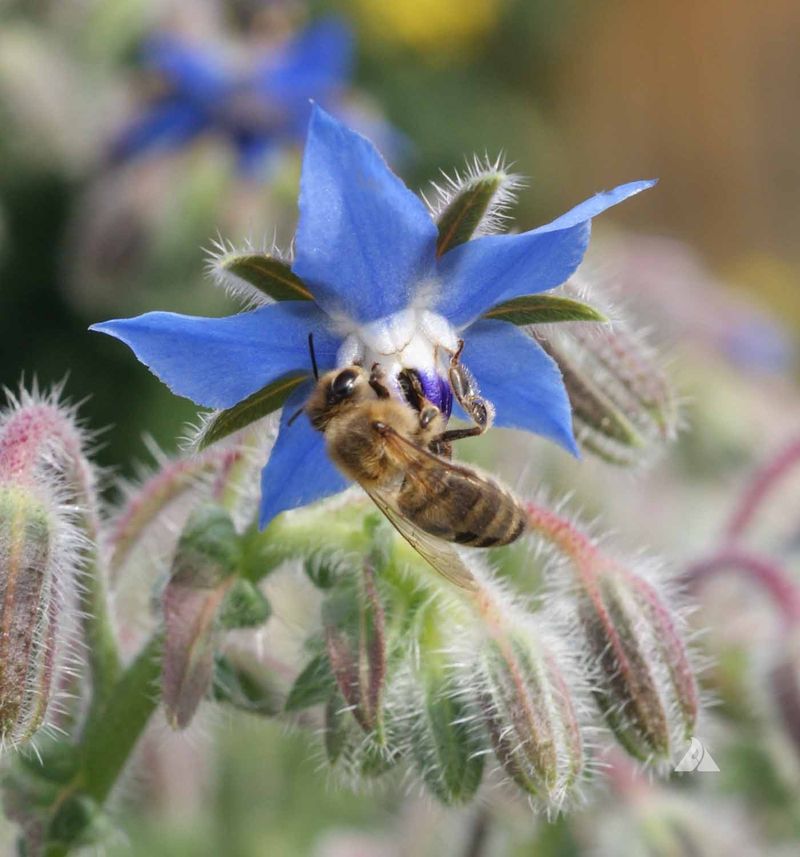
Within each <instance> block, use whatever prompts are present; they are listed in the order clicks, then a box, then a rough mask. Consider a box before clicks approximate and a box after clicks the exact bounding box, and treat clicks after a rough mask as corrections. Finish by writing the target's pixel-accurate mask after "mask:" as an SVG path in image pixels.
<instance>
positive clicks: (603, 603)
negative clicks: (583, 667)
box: [577, 566, 698, 763]
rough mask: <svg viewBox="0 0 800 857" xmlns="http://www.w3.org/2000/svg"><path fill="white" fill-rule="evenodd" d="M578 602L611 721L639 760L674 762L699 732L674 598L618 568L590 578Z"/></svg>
mask: <svg viewBox="0 0 800 857" xmlns="http://www.w3.org/2000/svg"><path fill="white" fill-rule="evenodd" d="M577 597H578V616H579V622H580V625H581V627H582V630H583V633H584V636H585V639H586V642H587V644H588V647H589V649H590V651H591V654H592V657H593V659H594V661H595V665H596V668H597V678H596V684H595V690H594V693H595V699H596V700H597V703H598V705H599V707H600V710H601V711H602V713H603V715H604V717H605V719H606V722H607V723H608V725H609V727H610V728H611V729H612V731H613V732H614V735H615V736H616V738H617V740H618V741H619V742H620V744H622V746H623V747H624V748H625V749H626V750H627V751H628V752H629V753H630V754H631V755H633V756H634V757H636V758H637V759H640V760H642V761H657V762H659V761H660V762H665V763H666V762H669V761H670V760H671V759H672V757H673V756H674V755H675V754H676V753H677V752H678V751H679V750H680V749H681V748H682V747H684V746H685V745H686V742H687V741H688V740H690V739H691V737H692V735H693V734H694V727H695V722H696V719H697V711H698V698H697V686H696V683H695V678H694V673H693V671H692V668H691V665H690V663H689V659H688V656H687V652H686V648H685V645H684V642H683V639H682V637H681V634H680V632H679V630H678V620H677V618H676V617H675V616H674V615H673V612H672V610H671V609H670V607H669V605H668V602H667V600H666V599H665V598H664V596H663V594H662V593H661V592H659V590H658V588H657V587H656V586H654V585H653V584H651V583H649V582H648V581H647V580H645V579H644V578H643V577H641V576H639V575H636V574H634V573H633V572H631V571H629V570H627V569H623V568H620V567H612V566H607V567H605V568H601V569H600V570H599V572H598V574H597V575H596V577H595V578H594V579H584V580H583V581H582V583H581V586H580V591H579V593H578V596H577Z"/></svg>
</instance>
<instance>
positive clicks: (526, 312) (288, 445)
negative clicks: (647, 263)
mask: <svg viewBox="0 0 800 857" xmlns="http://www.w3.org/2000/svg"><path fill="white" fill-rule="evenodd" d="M506 179H507V176H506V175H505V174H504V173H502V171H495V172H494V173H491V171H490V172H489V173H487V174H486V175H485V176H481V175H475V176H472V177H471V181H468V182H467V183H466V185H465V186H464V187H463V188H462V189H461V192H456V191H454V193H453V197H454V198H453V199H452V200H450V203H451V204H449V205H445V207H444V209H443V210H442V211H441V212H440V213H439V215H438V217H437V219H434V217H433V216H432V214H431V211H430V210H429V209H428V207H426V205H425V204H424V203H423V201H422V200H421V199H420V198H419V197H418V196H416V195H415V194H413V193H412V192H411V191H410V190H408V188H406V186H405V185H404V184H403V183H402V182H401V181H400V179H399V178H398V177H397V176H396V175H394V174H393V173H392V172H391V171H390V169H389V168H388V167H387V165H386V164H385V162H384V161H383V159H382V158H381V157H380V155H379V154H378V152H377V151H376V149H375V148H374V147H373V146H372V144H371V143H370V142H369V141H368V140H366V139H365V138H363V137H361V136H359V135H358V134H356V133H354V132H353V131H350V130H348V129H347V128H346V127H344V126H343V125H341V124H340V123H339V122H337V121H336V120H335V119H333V118H332V117H331V116H329V115H328V114H327V113H325V112H324V111H323V110H322V109H320V108H318V107H317V108H315V109H314V111H313V113H312V117H311V122H310V126H309V131H308V138H307V142H306V148H305V155H304V160H303V171H302V178H301V187H300V200H299V208H300V218H299V223H298V227H297V234H296V236H295V245H294V259H293V262H292V264H291V267H290V266H289V265H288V263H285V262H283V261H281V260H280V259H278V258H276V257H274V256H271V255H269V254H258V253H252V254H249V255H248V254H239V255H236V254H232V255H231V256H230V257H229V258H226V257H222V258H221V259H220V260H218V265H219V268H220V270H222V271H223V272H225V273H226V274H229V275H236V276H238V277H240V278H243V279H246V280H248V281H249V282H250V283H251V284H253V285H254V286H256V288H253V289H252V291H253V292H254V293H256V294H259V293H261V292H263V293H266V294H267V295H268V296H269V297H271V298H272V299H273V300H272V302H270V303H268V304H266V305H263V306H260V307H258V308H257V309H253V310H250V311H247V312H243V313H241V314H239V315H233V316H230V317H227V318H195V317H191V316H184V315H176V314H173V313H164V312H153V313H147V314H145V315H142V316H139V317H138V318H132V319H122V320H116V321H107V322H104V323H102V324H97V325H94V327H93V329H94V330H99V331H102V332H104V333H108V334H110V335H111V336H114V337H116V338H118V339H120V340H122V341H123V342H125V343H126V344H127V345H129V346H130V347H131V348H132V349H133V350H134V352H135V353H136V356H137V357H138V358H139V359H140V360H141V361H142V362H143V363H145V364H146V365H147V366H149V367H150V369H151V370H152V371H153V372H154V373H155V374H156V375H157V376H158V377H159V378H161V380H162V381H164V382H165V383H166V384H167V385H168V386H169V387H170V389H172V390H173V391H174V392H175V393H177V394H179V395H181V396H186V397H188V398H190V399H192V400H193V401H194V402H196V403H197V404H199V405H202V406H205V407H208V408H217V409H224V410H223V413H222V414H220V415H218V416H217V417H216V418H215V420H213V421H212V424H211V432H210V437H211V439H213V438H214V437H216V436H220V435H223V434H225V433H226V432H229V431H231V430H233V429H236V428H240V427H241V426H243V425H245V424H247V422H250V421H252V420H254V419H256V418H258V417H261V416H263V415H264V414H266V413H268V412H270V411H272V410H275V409H276V408H278V407H280V406H281V405H284V409H283V415H282V417H281V421H280V427H279V431H278V436H277V439H276V441H275V444H274V447H273V449H272V452H271V454H270V457H269V460H268V461H267V463H266V466H265V467H264V470H263V474H262V498H261V510H260V523H261V526H262V527H263V526H266V524H267V523H269V521H270V520H271V519H272V518H273V517H274V516H275V515H277V514H279V513H280V512H283V511H285V510H287V509H292V508H295V507H298V506H302V505H305V504H306V503H311V502H312V501H314V500H318V499H320V498H323V497H327V496H330V495H332V494H335V493H337V492H339V491H341V490H343V489H344V488H345V487H347V484H348V483H347V480H346V479H345V478H344V476H342V475H341V474H340V473H339V472H338V471H337V470H336V469H335V467H334V466H333V464H332V463H331V462H330V460H329V459H328V457H327V455H326V452H325V446H324V438H323V435H322V434H320V433H319V432H317V431H315V430H314V429H313V428H312V427H311V425H310V423H309V422H308V420H306V419H299V420H297V421H295V422H294V423H293V424H291V425H290V418H291V415H292V414H293V413H294V412H295V411H296V410H297V409H298V408H300V407H301V406H302V405H303V403H304V402H305V400H306V398H307V397H308V395H309V392H310V390H311V385H312V383H313V382H312V380H311V378H310V375H311V362H310V359H309V351H308V338H309V334H313V341H314V348H315V352H316V359H317V361H318V364H319V369H320V370H321V371H325V370H329V369H332V368H335V367H337V366H344V365H349V364H351V363H353V362H356V361H357V362H360V363H362V364H363V365H365V366H368V367H369V366H371V365H372V364H373V363H375V362H377V363H380V364H381V367H382V368H383V370H384V373H385V375H386V378H387V381H388V383H389V384H390V386H391V387H392V388H393V389H394V392H395V394H396V395H397V396H402V391H401V386H400V383H399V376H400V374H401V373H402V372H403V371H404V370H413V371H414V372H416V373H417V375H418V377H419V379H420V381H421V383H422V386H423V389H424V391H425V394H426V396H427V397H428V398H429V399H430V400H431V401H432V402H434V403H435V404H436V405H438V406H439V407H440V408H441V410H442V411H443V412H444V413H446V414H447V415H448V416H449V414H450V408H451V404H452V391H451V390H450V386H449V381H448V373H447V367H448V365H449V357H450V355H451V354H452V353H453V352H454V351H455V350H456V349H457V347H458V343H459V340H463V341H464V348H463V352H462V355H461V361H462V363H463V364H464V365H465V366H466V367H467V369H468V370H469V371H470V372H471V373H472V375H473V376H474V377H475V379H476V380H477V383H478V385H479V387H480V390H481V394H482V395H483V396H484V397H485V398H486V399H488V400H489V401H490V402H491V403H492V404H493V405H494V408H495V411H496V418H495V425H497V426H505V427H508V428H515V429H523V430H526V431H530V432H534V433H536V434H541V435H544V436H545V437H548V438H550V439H551V440H554V441H556V442H557V443H559V444H561V445H562V446H563V447H565V448H566V449H568V450H569V451H571V452H576V444H575V439H574V436H573V432H572V420H571V412H570V403H569V399H568V397H567V394H566V391H565V388H564V384H563V382H562V378H561V374H560V372H559V370H558V367H557V366H556V364H555V363H554V362H553V360H552V359H551V358H550V357H549V356H548V355H547V354H546V353H545V352H544V351H543V350H542V348H541V347H540V346H539V344H538V343H537V342H536V341H535V340H534V339H533V338H531V337H530V336H529V335H527V334H526V333H525V332H524V330H522V329H520V327H518V326H515V325H520V324H523V325H524V324H528V323H530V322H531V320H532V313H533V312H534V310H535V307H536V306H539V307H540V308H541V305H542V300H543V296H541V295H540V293H541V292H544V291H546V290H548V289H552V288H554V287H556V286H559V285H561V284H562V283H564V282H566V280H567V279H568V278H569V277H570V276H571V275H572V274H573V272H574V271H575V269H576V268H577V267H578V265H579V264H580V262H581V260H582V258H583V255H584V253H585V251H586V247H587V244H588V242H589V233H590V221H591V218H593V217H594V216H595V215H597V214H600V213H601V212H602V211H604V210H605V209H606V208H609V207H610V206H612V205H615V204H616V203H618V202H621V201H622V200H624V199H626V198H627V197H629V196H631V195H633V194H635V193H638V192H639V191H641V190H644V189H645V188H648V187H650V186H651V185H652V184H653V183H654V182H652V181H640V182H632V183H630V184H625V185H621V186H620V187H617V188H615V189H614V190H612V191H606V192H603V193H599V194H597V195H596V196H593V197H591V198H590V199H588V200H586V201H585V202H583V203H581V204H580V205H578V206H576V207H575V208H573V209H572V210H570V211H568V212H567V213H566V214H564V215H562V216H561V217H559V218H557V219H556V220H554V221H553V222H552V223H549V224H547V225H546V226H541V227H539V228H538V229H533V230H531V231H529V232H524V233H522V234H519V235H498V234H488V235H481V236H480V237H471V236H472V235H474V234H475V230H476V227H477V226H478V225H479V220H480V219H479V218H477V219H476V217H475V212H476V210H477V211H478V212H479V213H480V212H481V211H483V212H484V213H485V211H486V208H487V205H488V197H487V196H486V192H487V189H488V190H489V191H491V192H492V193H494V192H495V191H498V190H499V191H502V183H503V181H504V180H506ZM481 193H483V197H482V196H481ZM495 198H496V195H495ZM481 199H483V200H484V202H486V205H484V206H483V208H482V209H481V208H480V206H477V208H476V201H480V200H481ZM478 231H480V230H478ZM470 238H471V240H468V239H470ZM258 289H260V290H261V292H259V291H258ZM537 295H538V296H539V297H538V298H537V297H536V296H537ZM544 298H545V299H548V298H547V296H544ZM549 300H550V301H554V302H556V303H558V299H556V298H549ZM537 301H538V303H537ZM574 303H575V302H572V301H566V300H564V299H561V304H559V306H560V308H562V309H563V307H564V305H572V304H574ZM577 306H579V307H580V306H583V305H579V304H578V305H577ZM539 320H542V319H539Z"/></svg>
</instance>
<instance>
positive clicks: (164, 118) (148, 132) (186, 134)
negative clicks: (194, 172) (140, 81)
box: [110, 101, 209, 162]
mask: <svg viewBox="0 0 800 857" xmlns="http://www.w3.org/2000/svg"><path fill="white" fill-rule="evenodd" d="M208 125H209V117H208V116H207V115H205V114H204V113H203V112H202V111H200V110H198V109H197V108H196V107H195V105H193V104H190V103H183V102H179V101H167V102H164V103H161V104H154V105H152V106H151V107H149V108H148V109H147V110H146V111H145V112H144V113H142V114H141V115H140V116H138V117H137V118H136V119H134V120H133V121H132V122H130V123H129V124H128V125H127V126H126V127H125V128H123V129H122V130H121V131H120V132H119V134H118V135H117V137H116V139H114V140H113V141H112V143H111V147H110V149H111V150H110V158H111V160H112V161H114V162H120V161H127V160H128V159H129V158H133V157H136V156H137V155H140V154H143V153H144V152H149V151H152V150H154V149H161V150H164V151H167V150H171V149H179V148H181V147H182V146H183V145H184V144H186V143H188V142H189V141H190V140H192V139H193V138H194V137H196V136H197V135H198V134H200V133H201V132H203V131H205V130H206V128H207V127H208Z"/></svg>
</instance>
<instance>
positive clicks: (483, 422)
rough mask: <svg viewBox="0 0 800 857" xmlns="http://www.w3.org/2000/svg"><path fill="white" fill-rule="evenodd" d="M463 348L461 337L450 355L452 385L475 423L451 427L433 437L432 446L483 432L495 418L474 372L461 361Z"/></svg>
mask: <svg viewBox="0 0 800 857" xmlns="http://www.w3.org/2000/svg"><path fill="white" fill-rule="evenodd" d="M463 350H464V340H463V339H460V340H459V341H458V348H457V349H456V351H455V352H454V353H453V354H452V355H451V356H450V370H449V378H450V386H451V388H452V390H453V395H454V396H455V397H456V400H457V401H458V403H459V405H461V407H462V408H463V409H464V412H465V413H466V414H467V416H469V417H471V418H472V421H473V422H474V423H475V425H474V426H472V428H468V429H451V430H450V431H445V432H442V433H441V434H440V435H439V436H438V437H435V438H434V439H433V441H432V443H431V448H433V447H434V444H435V445H438V446H443V445H447V444H450V443H452V442H453V441H454V440H462V439H463V438H465V437H476V436H477V435H480V434H483V433H484V432H485V431H486V430H487V429H488V428H489V427H490V426H491V424H492V421H493V419H494V408H493V407H492V405H491V403H490V402H488V401H487V400H486V399H484V398H483V396H481V395H480V391H479V390H478V384H477V382H476V381H475V378H474V377H473V376H472V373H471V372H470V371H469V369H467V367H466V366H463V365H462V364H461V362H460V361H459V358H460V357H461V352H462V351H463ZM434 451H435V450H434Z"/></svg>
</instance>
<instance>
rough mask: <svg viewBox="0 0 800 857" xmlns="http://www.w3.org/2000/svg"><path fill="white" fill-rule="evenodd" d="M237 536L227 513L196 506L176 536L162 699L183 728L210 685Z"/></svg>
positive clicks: (231, 580) (166, 616) (234, 567)
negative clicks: (180, 532)
mask: <svg viewBox="0 0 800 857" xmlns="http://www.w3.org/2000/svg"><path fill="white" fill-rule="evenodd" d="M238 558H239V551H238V539H237V535H236V530H235V529H234V526H233V522H232V521H231V519H230V517H229V515H228V513H227V512H225V510H224V509H221V508H220V507H218V506H213V505H207V506H201V507H200V508H199V509H197V510H196V511H195V512H194V513H193V514H192V516H191V517H190V518H189V521H188V522H187V524H186V527H185V529H184V531H183V534H182V535H181V538H180V541H179V542H178V547H177V549H176V551H175V558H174V560H173V566H172V576H171V577H170V580H169V583H168V584H167V587H166V589H165V591H164V596H163V607H164V624H165V640H164V672H163V700H164V706H165V709H166V713H167V719H168V720H169V722H170V723H171V724H172V725H173V726H174V727H175V728H177V729H183V728H185V727H186V726H187V725H188V724H189V722H190V721H191V719H192V717H193V716H194V713H195V711H196V710H197V706H198V705H199V704H200V700H201V699H202V698H203V697H204V696H205V694H206V692H207V691H208V690H209V688H210V686H211V679H212V675H213V669H214V653H215V651H216V649H217V647H218V645H219V643H220V635H221V626H222V623H221V616H222V613H223V607H224V606H225V603H226V597H227V595H228V593H229V591H230V590H231V588H232V587H233V585H234V584H235V582H236V570H237V562H238Z"/></svg>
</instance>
